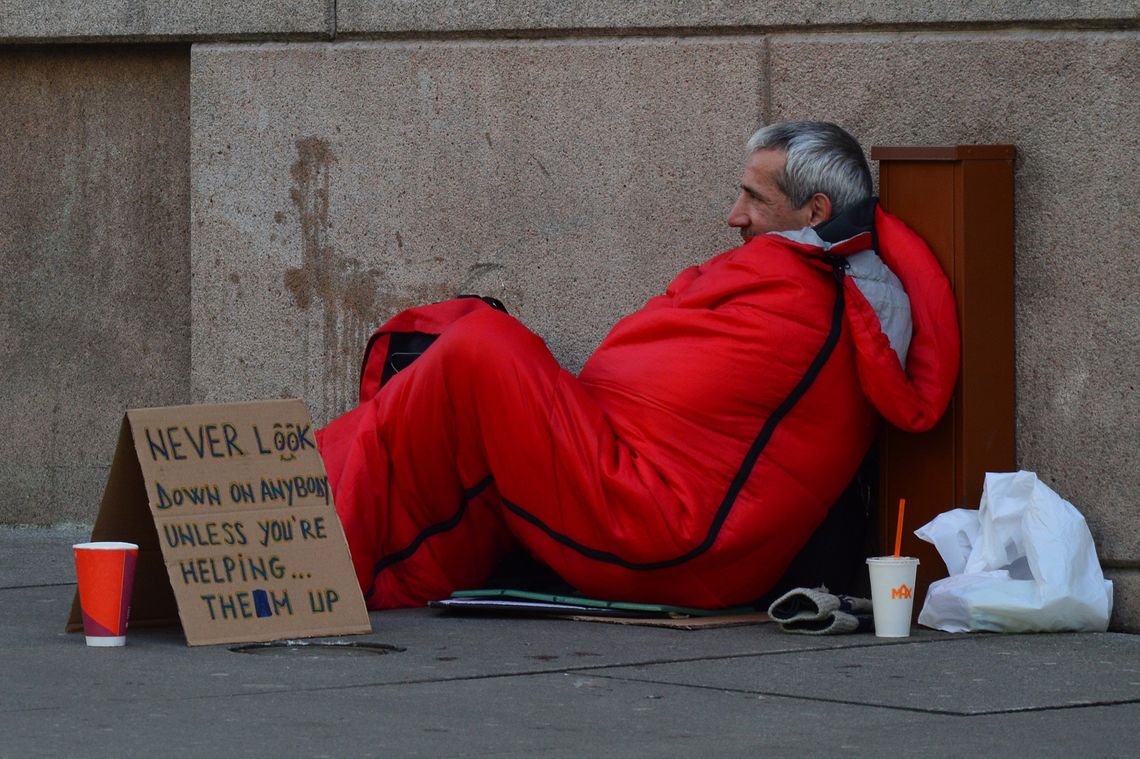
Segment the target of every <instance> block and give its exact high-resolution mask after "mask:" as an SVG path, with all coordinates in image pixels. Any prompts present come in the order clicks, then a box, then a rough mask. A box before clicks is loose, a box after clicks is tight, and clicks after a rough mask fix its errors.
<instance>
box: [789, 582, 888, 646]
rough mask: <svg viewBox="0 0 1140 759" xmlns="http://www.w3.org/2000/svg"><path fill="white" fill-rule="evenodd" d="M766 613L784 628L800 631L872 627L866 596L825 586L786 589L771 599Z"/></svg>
mask: <svg viewBox="0 0 1140 759" xmlns="http://www.w3.org/2000/svg"><path fill="white" fill-rule="evenodd" d="M768 616H769V617H771V618H772V619H773V620H775V621H776V622H778V623H779V625H780V629H781V630H783V631H784V632H787V633H799V634H801V635H839V634H841V633H853V632H870V631H871V630H873V629H874V620H873V618H872V616H871V602H870V600H868V599H866V598H855V597H854V596H836V595H832V594H831V593H828V592H827V588H814V589H813V588H794V589H793V590H789V591H788V592H787V593H785V594H784V595H782V596H780V597H779V598H777V599H776V600H775V601H773V602H772V605H771V606H769V607H768Z"/></svg>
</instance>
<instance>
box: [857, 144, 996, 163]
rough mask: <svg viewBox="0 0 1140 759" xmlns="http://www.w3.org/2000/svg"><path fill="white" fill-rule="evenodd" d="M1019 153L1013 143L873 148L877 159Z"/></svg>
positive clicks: (987, 156) (992, 157)
mask: <svg viewBox="0 0 1140 759" xmlns="http://www.w3.org/2000/svg"><path fill="white" fill-rule="evenodd" d="M1016 153H1017V149H1016V148H1014V146H1013V145H928V146H924V147H914V146H889V147H888V146H878V147H873V148H871V158H872V159H874V160H876V161H961V160H966V159H971V160H1012V159H1013V157H1014V155H1015V154H1016Z"/></svg>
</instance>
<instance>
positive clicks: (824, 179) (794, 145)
mask: <svg viewBox="0 0 1140 759" xmlns="http://www.w3.org/2000/svg"><path fill="white" fill-rule="evenodd" d="M757 150H779V151H781V152H783V153H784V154H785V155H786V156H787V162H786V163H785V165H784V171H783V172H782V173H781V174H780V176H779V177H777V179H776V183H777V184H778V185H779V186H780V189H781V190H782V191H783V192H784V194H785V195H787V196H788V199H789V200H791V202H792V207H794V208H800V207H802V206H803V204H804V203H807V202H808V200H809V199H811V196H812V195H814V194H816V193H817V192H820V193H823V194H824V195H826V196H827V197H828V198H829V199H830V200H831V205H832V208H833V209H834V211H833V213H839V212H841V211H843V210H844V209H846V208H849V207H851V206H853V205H855V204H856V203H858V202H859V201H861V200H864V199H866V198H869V197H870V196H871V191H872V186H871V169H870V168H869V167H868V166H867V159H866V158H865V157H864V156H863V148H861V147H859V143H858V142H857V141H856V140H855V138H854V137H852V136H851V135H850V134H848V133H847V132H845V131H844V130H843V129H841V128H840V127H838V126H836V125H835V124H830V123H828V122H825V121H781V122H779V123H776V124H769V125H768V126H766V127H761V128H760V129H757V130H756V133H755V134H753V135H752V137H751V138H750V139H749V140H748V154H749V155H751V154H752V153H754V152H756V151H757Z"/></svg>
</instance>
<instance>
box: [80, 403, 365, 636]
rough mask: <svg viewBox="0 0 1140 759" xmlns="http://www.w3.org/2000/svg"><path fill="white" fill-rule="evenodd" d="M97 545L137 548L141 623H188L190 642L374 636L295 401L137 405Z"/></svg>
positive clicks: (135, 605)
mask: <svg viewBox="0 0 1140 759" xmlns="http://www.w3.org/2000/svg"><path fill="white" fill-rule="evenodd" d="M92 540H125V541H130V542H134V543H138V544H139V561H138V566H137V569H136V573H137V574H136V578H135V595H134V601H133V602H132V607H131V618H130V624H131V626H132V627H139V626H146V625H158V624H169V623H172V622H173V621H175V620H176V619H181V621H182V628H183V630H184V631H185V633H186V642H187V643H189V644H190V645H192V646H195V645H202V644H213V643H239V642H256V641H268V640H278V639H281V638H304V637H312V636H318V635H341V634H353V633H367V632H371V631H372V628H371V625H370V623H369V621H368V612H367V610H366V609H365V606H364V598H363V597H362V595H361V593H360V588H359V586H358V585H357V582H356V575H355V574H354V572H353V569H352V563H351V560H350V559H349V554H348V544H347V542H346V541H345V537H344V531H343V530H342V529H341V525H340V520H339V519H338V518H337V515H336V512H335V511H334V509H333V503H332V495H331V493H330V492H329V483H328V477H327V476H326V474H325V467H324V462H322V461H321V457H320V454H319V453H318V452H317V448H316V441H315V438H314V435H313V425H312V420H311V419H310V418H309V413H308V411H307V410H306V409H305V406H304V404H303V403H302V402H301V401H299V400H287V401H262V402H256V403H235V404H227V405H217V406H171V407H168V408H151V409H134V410H131V411H128V412H127V414H126V417H125V418H124V420H123V425H122V428H121V430H120V433H119V444H118V448H117V449H116V451H115V459H114V462H113V463H112V465H111V473H110V475H109V477H108V480H107V489H106V491H105V493H104V496H103V502H102V505H101V506H100V508H99V516H98V519H97V520H96V522H95V529H94V531H93V533H92ZM82 627H83V625H82V616H81V614H80V613H79V608H78V597H77V599H76V602H75V603H73V604H72V613H71V619H70V620H69V623H68V629H69V630H73V629H82Z"/></svg>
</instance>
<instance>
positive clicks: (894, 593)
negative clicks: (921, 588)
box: [891, 583, 913, 598]
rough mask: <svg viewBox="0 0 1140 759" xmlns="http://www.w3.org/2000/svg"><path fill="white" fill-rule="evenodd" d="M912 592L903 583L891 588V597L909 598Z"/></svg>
mask: <svg viewBox="0 0 1140 759" xmlns="http://www.w3.org/2000/svg"><path fill="white" fill-rule="evenodd" d="M912 592H913V591H912V589H911V588H908V587H907V586H906V584H905V583H904V584H902V585H900V586H898V587H897V588H891V598H910V595H911V593H912Z"/></svg>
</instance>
